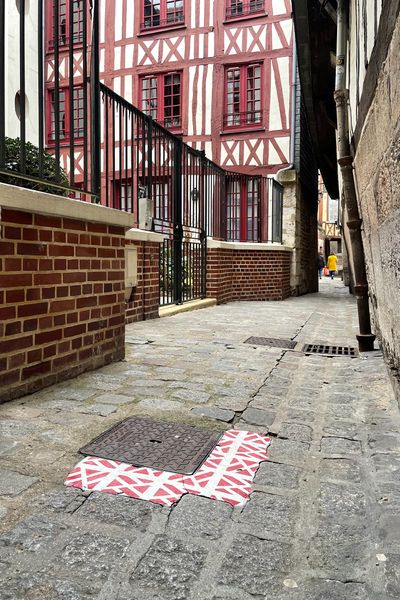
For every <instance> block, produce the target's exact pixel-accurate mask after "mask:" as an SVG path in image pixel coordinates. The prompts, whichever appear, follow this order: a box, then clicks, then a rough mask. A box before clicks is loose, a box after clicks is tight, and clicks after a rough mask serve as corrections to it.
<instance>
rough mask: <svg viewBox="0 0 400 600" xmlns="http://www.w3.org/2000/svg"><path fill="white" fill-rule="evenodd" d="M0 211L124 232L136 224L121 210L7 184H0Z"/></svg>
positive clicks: (132, 218)
mask: <svg viewBox="0 0 400 600" xmlns="http://www.w3.org/2000/svg"><path fill="white" fill-rule="evenodd" d="M0 208H10V209H12V210H20V211H23V212H29V213H39V214H41V215H51V216H57V217H65V218H68V219H76V220H77V221H88V222H90V223H105V224H106V225H113V226H115V227H122V228H123V229H131V227H132V226H133V225H134V224H135V219H134V216H133V215H132V214H130V213H126V212H124V211H122V210H116V209H114V208H107V207H106V206H100V205H99V204H91V203H90V202H83V201H82V200H74V199H72V198H65V197H64V196H56V195H53V194H47V193H45V192H39V191H37V190H28V189H25V188H20V187H17V186H15V185H8V184H7V183H0Z"/></svg>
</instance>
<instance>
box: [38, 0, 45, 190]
mask: <svg viewBox="0 0 400 600" xmlns="http://www.w3.org/2000/svg"><path fill="white" fill-rule="evenodd" d="M38 25H39V26H38V106H39V115H38V126H39V135H38V138H39V139H38V141H39V178H40V179H43V150H44V101H43V99H44V74H43V68H44V67H43V65H44V48H43V25H44V23H43V0H39V2H38Z"/></svg>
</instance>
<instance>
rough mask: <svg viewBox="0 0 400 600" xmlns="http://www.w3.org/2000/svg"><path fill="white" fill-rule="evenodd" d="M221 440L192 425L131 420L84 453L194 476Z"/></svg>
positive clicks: (112, 428) (138, 418) (98, 438)
mask: <svg viewBox="0 0 400 600" xmlns="http://www.w3.org/2000/svg"><path fill="white" fill-rule="evenodd" d="M220 437H221V434H220V433H216V432H213V431H207V430H206V429H200V428H197V427H191V426H190V425H182V424H176V423H166V422H158V421H153V420H151V419H145V418H142V417H129V418H128V419H125V420H124V421H121V422H120V423H117V424H116V425H114V427H111V429H108V430H107V431H105V432H104V433H102V434H101V435H99V436H98V437H97V438H95V439H94V440H92V441H91V442H90V443H89V444H87V445H86V446H84V447H83V448H81V449H80V452H81V454H85V455H87V456H98V457H100V458H106V459H108V460H118V461H120V462H124V463H128V464H130V465H135V466H138V467H148V468H151V469H156V470H159V471H170V472H172V473H182V474H184V475H191V474H192V473H194V472H195V471H196V469H197V468H198V467H199V466H200V465H201V464H202V463H203V462H204V460H205V459H206V458H207V456H208V455H209V454H210V452H211V451H212V450H213V449H214V447H215V446H216V445H217V443H218V440H219V438H220Z"/></svg>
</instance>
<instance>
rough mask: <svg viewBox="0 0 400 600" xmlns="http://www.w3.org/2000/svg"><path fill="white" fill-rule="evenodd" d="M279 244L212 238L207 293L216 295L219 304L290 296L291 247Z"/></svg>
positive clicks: (208, 253)
mask: <svg viewBox="0 0 400 600" xmlns="http://www.w3.org/2000/svg"><path fill="white" fill-rule="evenodd" d="M257 246H258V248H257ZM279 248H280V247H279V246H278V247H274V246H272V245H269V246H268V247H267V245H266V244H258V245H257V244H245V243H230V242H213V241H210V242H209V247H208V249H207V297H210V298H216V299H217V302H218V303H219V304H222V303H225V302H232V301H235V300H236V301H238V300H284V299H285V298H288V297H289V296H290V262H291V251H290V250H288V249H285V248H281V249H279Z"/></svg>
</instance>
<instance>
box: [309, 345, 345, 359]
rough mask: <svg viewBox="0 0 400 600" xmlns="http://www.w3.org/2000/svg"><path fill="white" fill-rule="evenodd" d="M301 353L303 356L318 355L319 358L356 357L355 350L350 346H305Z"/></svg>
mask: <svg viewBox="0 0 400 600" xmlns="http://www.w3.org/2000/svg"><path fill="white" fill-rule="evenodd" d="M303 352H304V354H319V355H321V356H350V357H356V356H357V350H356V349H355V348H352V347H351V346H327V345H325V344H306V345H305V346H304V348H303Z"/></svg>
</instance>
